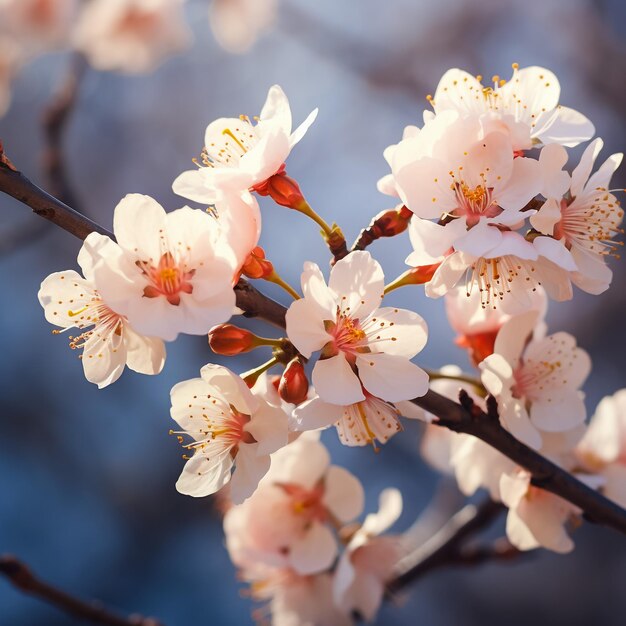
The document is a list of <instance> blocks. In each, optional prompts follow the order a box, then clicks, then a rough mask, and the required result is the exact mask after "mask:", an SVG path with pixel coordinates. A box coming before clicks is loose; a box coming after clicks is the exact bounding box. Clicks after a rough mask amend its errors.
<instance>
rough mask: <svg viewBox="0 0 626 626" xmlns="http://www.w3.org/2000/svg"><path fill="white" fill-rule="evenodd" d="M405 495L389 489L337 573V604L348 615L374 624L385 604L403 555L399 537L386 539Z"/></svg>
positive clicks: (358, 533) (358, 532)
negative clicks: (356, 614) (356, 616)
mask: <svg viewBox="0 0 626 626" xmlns="http://www.w3.org/2000/svg"><path fill="white" fill-rule="evenodd" d="M401 513H402V495H401V494H400V492H399V491H398V490H397V489H392V488H389V489H385V490H384V491H383V492H382V493H381V494H380V498H379V509H378V512H377V513H371V514H370V515H368V516H367V517H366V518H365V521H364V522H363V525H362V526H361V527H360V528H359V530H357V531H356V533H354V535H353V536H352V538H351V539H350V542H349V543H348V545H347V546H346V549H345V550H344V552H343V554H342V555H341V558H340V559H339V562H338V564H337V570H336V572H335V577H334V582H333V596H334V600H335V604H336V605H337V606H338V607H340V608H341V609H342V610H343V612H344V613H345V614H346V615H352V614H353V613H354V612H355V611H356V612H357V613H358V614H359V615H361V616H362V617H363V618H364V619H365V620H366V621H368V622H372V621H373V620H374V618H375V617H376V613H377V612H378V609H379V607H380V605H381V603H382V600H383V596H384V593H385V586H386V584H387V582H389V580H390V579H391V578H392V576H393V572H394V567H395V565H396V563H397V561H398V559H399V558H400V556H401V554H402V544H401V541H400V539H399V537H393V536H385V537H382V536H380V535H382V534H383V533H384V532H385V531H386V530H387V529H389V528H390V527H391V526H392V525H393V524H394V523H395V522H396V521H397V520H398V518H399V517H400V514H401Z"/></svg>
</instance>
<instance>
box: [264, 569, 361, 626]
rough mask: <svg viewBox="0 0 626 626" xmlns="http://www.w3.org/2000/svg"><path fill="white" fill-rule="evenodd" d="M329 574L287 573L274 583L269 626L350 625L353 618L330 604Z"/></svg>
mask: <svg viewBox="0 0 626 626" xmlns="http://www.w3.org/2000/svg"><path fill="white" fill-rule="evenodd" d="M332 593H333V581H332V577H331V575H330V574H329V573H327V572H323V573H321V574H316V575H314V576H297V575H293V574H291V575H290V576H288V577H283V580H282V584H280V585H274V589H273V596H272V601H271V603H270V607H269V610H270V613H271V616H272V625H273V626H326V625H329V626H330V625H332V626H352V624H354V622H353V620H352V619H351V618H350V617H348V616H346V615H344V614H343V613H342V612H341V611H339V609H337V607H336V606H335V605H334V604H333V596H332Z"/></svg>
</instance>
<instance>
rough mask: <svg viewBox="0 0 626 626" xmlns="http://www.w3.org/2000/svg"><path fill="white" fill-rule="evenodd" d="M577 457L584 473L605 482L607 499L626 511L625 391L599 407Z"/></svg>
mask: <svg viewBox="0 0 626 626" xmlns="http://www.w3.org/2000/svg"><path fill="white" fill-rule="evenodd" d="M576 455H577V457H578V459H579V460H580V461H581V462H582V464H583V467H584V469H585V470H587V471H589V472H591V473H594V474H599V475H600V476H602V477H603V478H604V480H605V483H604V485H603V491H604V493H605V495H606V496H607V497H608V498H611V500H614V501H615V502H617V503H618V504H620V505H621V506H623V507H626V389H620V390H619V391H617V392H616V393H615V394H613V395H612V396H607V397H605V398H603V399H602V401H601V402H600V404H598V408H597V409H596V412H595V413H594V415H593V417H592V418H591V421H590V422H589V428H588V429H587V432H586V433H585V435H584V436H583V438H582V439H581V441H580V443H579V444H578V446H577V447H576Z"/></svg>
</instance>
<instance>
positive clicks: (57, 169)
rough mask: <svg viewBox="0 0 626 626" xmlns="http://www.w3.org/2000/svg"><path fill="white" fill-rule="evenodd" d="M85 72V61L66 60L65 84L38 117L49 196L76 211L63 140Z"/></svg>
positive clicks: (74, 56)
mask: <svg viewBox="0 0 626 626" xmlns="http://www.w3.org/2000/svg"><path fill="white" fill-rule="evenodd" d="M86 69H87V61H86V60H85V58H84V57H83V56H82V55H81V54H80V53H75V54H74V55H73V56H72V58H71V59H70V64H69V68H68V72H67V75H66V77H65V80H64V81H63V83H62V84H61V87H60V88H59V90H58V91H57V92H56V93H55V94H54V97H53V99H52V101H51V102H50V104H49V105H48V106H47V107H46V109H45V111H44V113H43V117H42V125H43V131H44V138H45V142H46V145H45V148H44V153H43V167H44V170H45V172H46V175H47V178H48V184H49V185H50V192H51V193H52V195H54V196H55V197H56V198H59V199H60V200H62V201H63V202H65V203H66V204H69V205H70V206H75V207H77V208H80V204H79V203H78V200H77V198H76V194H75V193H74V190H73V188H72V185H71V183H70V180H69V176H68V173H67V170H66V167H65V159H64V156H63V137H64V134H65V131H66V129H67V124H68V122H69V120H70V116H71V114H72V111H73V110H74V107H75V105H76V101H77V99H78V95H79V92H80V85H81V82H82V78H83V76H84V75H85V71H86Z"/></svg>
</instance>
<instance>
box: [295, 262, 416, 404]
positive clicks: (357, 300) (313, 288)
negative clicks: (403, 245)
mask: <svg viewBox="0 0 626 626" xmlns="http://www.w3.org/2000/svg"><path fill="white" fill-rule="evenodd" d="M383 290H384V276H383V270H382V268H381V266H380V264H379V263H378V262H377V261H375V260H374V259H373V258H372V256H371V255H370V254H369V252H353V253H352V254H350V255H348V256H347V257H346V258H344V259H342V260H341V261H338V262H337V263H336V264H335V265H334V267H333V268H332V270H331V272H330V279H329V282H328V285H327V284H326V282H325V281H324V277H323V276H322V273H321V271H320V269H319V267H318V266H317V265H315V264H314V263H305V265H304V272H303V274H302V292H303V294H304V298H302V299H300V300H296V301H295V302H293V303H292V304H291V306H290V307H289V310H288V311H287V335H288V336H289V339H290V340H291V341H292V342H293V344H294V345H295V346H296V348H298V350H299V351H300V352H301V353H302V355H303V356H304V357H306V358H308V357H310V356H311V354H312V353H313V352H315V351H317V350H321V351H322V352H321V358H320V359H319V360H318V361H317V363H316V364H315V367H314V368H313V384H314V385H315V389H316V391H317V393H318V395H319V396H320V398H322V400H325V401H326V402H330V403H332V404H337V405H341V406H346V405H349V404H354V403H358V402H362V401H363V400H365V397H366V396H365V393H364V390H363V388H365V390H367V392H369V393H370V394H371V395H374V396H376V397H377V398H381V399H383V400H388V401H391V402H394V401H397V400H408V399H411V398H415V397H417V396H421V395H424V394H425V393H426V391H427V389H428V376H427V375H426V373H425V372H424V371H423V370H422V369H421V368H419V367H418V366H417V365H415V364H414V363H412V362H411V361H410V359H411V358H412V357H414V356H415V355H416V354H417V353H418V352H420V351H421V350H422V348H423V347H424V345H425V344H426V339H427V337H428V330H427V327H426V323H425V322H424V320H423V319H422V318H421V317H420V316H419V315H418V314H417V313H413V312H412V311H408V310H406V309H396V308H392V307H385V308H378V306H379V304H380V301H381V298H382V297H383Z"/></svg>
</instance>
